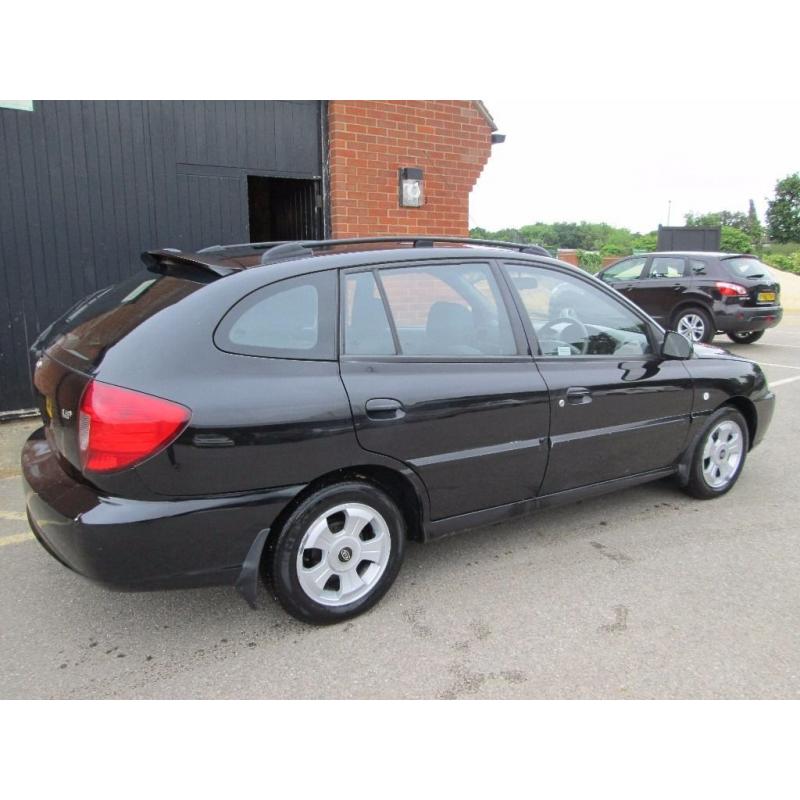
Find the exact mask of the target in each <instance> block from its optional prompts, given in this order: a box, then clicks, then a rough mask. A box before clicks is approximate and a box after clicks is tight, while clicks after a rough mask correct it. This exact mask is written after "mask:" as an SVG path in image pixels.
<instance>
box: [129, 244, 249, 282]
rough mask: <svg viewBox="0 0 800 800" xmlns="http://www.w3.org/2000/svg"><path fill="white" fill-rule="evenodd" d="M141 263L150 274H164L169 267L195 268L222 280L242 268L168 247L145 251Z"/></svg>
mask: <svg viewBox="0 0 800 800" xmlns="http://www.w3.org/2000/svg"><path fill="white" fill-rule="evenodd" d="M142 261H143V262H144V264H145V266H146V267H147V269H149V270H150V272H164V271H165V270H166V269H167V268H168V267H170V266H181V267H196V268H198V269H203V270H206V271H208V272H213V273H214V274H215V275H219V276H220V277H221V278H224V277H225V276H226V275H232V274H233V273H234V272H241V270H242V267H232V266H231V265H230V264H225V263H224V262H221V261H219V260H218V259H215V258H213V257H211V256H202V255H200V254H198V253H183V252H181V251H180V250H173V249H172V248H170V247H165V248H163V249H161V250H146V251H145V252H144V253H142Z"/></svg>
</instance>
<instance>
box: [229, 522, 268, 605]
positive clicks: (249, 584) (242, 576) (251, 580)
mask: <svg viewBox="0 0 800 800" xmlns="http://www.w3.org/2000/svg"><path fill="white" fill-rule="evenodd" d="M269 531H270V529H269V528H264V530H262V531H259V533H258V536H256V538H255V539H254V541H253V544H251V545H250V549H249V550H248V551H247V556H246V557H245V560H244V564H242V569H241V571H240V572H239V577H238V578H237V579H236V591H237V592H239V594H240V595H241V596H242V597H244V599H245V600H247V604H248V605H249V606H250V608H253V609H256V608H258V604H257V603H256V595H257V594H258V579H259V568H260V565H261V553H262V552H263V551H264V544H265V543H266V541H267V537H268V536H269Z"/></svg>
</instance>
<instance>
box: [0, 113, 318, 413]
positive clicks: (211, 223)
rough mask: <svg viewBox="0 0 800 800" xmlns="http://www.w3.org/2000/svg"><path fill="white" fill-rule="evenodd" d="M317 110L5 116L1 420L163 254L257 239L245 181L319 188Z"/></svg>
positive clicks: (0, 161) (0, 164)
mask: <svg viewBox="0 0 800 800" xmlns="http://www.w3.org/2000/svg"><path fill="white" fill-rule="evenodd" d="M322 123H323V119H322V104H321V103H320V102H317V101H205V102H199V101H198V102H190V101H187V102H182V101H181V102H171V101H169V102H168V101H119V102H117V101H102V102H96V101H41V102H39V101H37V102H36V103H35V104H34V110H33V112H27V111H16V110H12V109H0V295H2V296H0V413H2V412H5V411H9V410H12V409H19V408H25V407H30V406H31V405H32V400H31V395H30V388H29V374H28V369H29V364H28V355H27V351H28V347H29V345H30V342H31V341H32V340H33V339H34V338H35V337H36V334H37V333H38V331H39V330H41V329H42V328H43V327H44V326H46V325H47V324H49V323H50V322H51V321H52V320H53V319H54V318H55V317H57V316H58V315H59V314H61V313H62V312H63V311H64V310H65V309H66V308H68V307H69V306H70V305H72V304H73V303H75V302H76V301H77V300H79V299H80V298H81V297H83V296H85V295H87V294H89V293H90V292H92V291H94V290H96V289H99V288H101V287H103V286H106V285H108V284H109V283H113V282H114V281H117V280H119V279H121V278H122V277H124V276H126V275H129V274H131V273H132V272H134V271H135V270H137V269H139V268H140V266H141V262H140V261H139V254H140V253H141V251H142V250H146V249H149V248H154V247H178V248H181V249H187V250H191V249H197V248H199V247H203V246H206V245H211V244H219V243H224V242H241V241H248V240H249V238H250V237H249V231H248V195H247V176H248V175H262V176H271V177H283V178H304V179H321V175H322V163H323V152H322V148H323V142H322V136H321V125H322Z"/></svg>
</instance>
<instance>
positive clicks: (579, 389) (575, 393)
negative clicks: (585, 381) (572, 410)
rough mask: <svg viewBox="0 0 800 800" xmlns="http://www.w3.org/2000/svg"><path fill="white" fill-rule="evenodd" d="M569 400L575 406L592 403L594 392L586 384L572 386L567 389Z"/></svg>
mask: <svg viewBox="0 0 800 800" xmlns="http://www.w3.org/2000/svg"><path fill="white" fill-rule="evenodd" d="M567 402H568V403H569V404H570V405H573V406H581V405H585V404H586V403H591V402H592V393H591V392H590V391H589V390H588V389H587V388H586V387H585V386H570V388H569V389H567Z"/></svg>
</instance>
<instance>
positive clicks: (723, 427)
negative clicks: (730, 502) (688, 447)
mask: <svg viewBox="0 0 800 800" xmlns="http://www.w3.org/2000/svg"><path fill="white" fill-rule="evenodd" d="M748 445H749V440H748V429H747V423H746V422H745V419H744V417H743V416H742V415H741V414H740V413H739V412H738V411H736V410H735V409H733V408H721V409H719V410H717V411H715V412H714V413H713V414H712V415H711V417H710V418H709V420H708V422H707V423H706V428H705V431H704V432H703V435H702V436H701V437H700V441H699V442H698V443H697V445H696V447H695V451H694V454H693V456H692V463H691V467H690V471H689V482H688V484H687V485H686V487H685V488H686V491H687V492H688V493H689V494H691V495H692V496H693V497H698V498H700V499H701V500H710V499H711V498H713V497H719V496H720V495H723V494H725V493H726V492H728V491H730V489H731V488H732V487H733V485H734V484H735V483H736V481H737V480H738V479H739V475H741V472H742V468H743V467H744V461H745V458H746V456H747V448H748Z"/></svg>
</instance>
